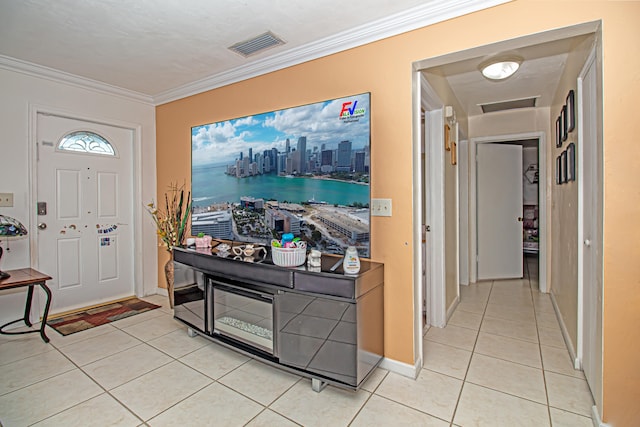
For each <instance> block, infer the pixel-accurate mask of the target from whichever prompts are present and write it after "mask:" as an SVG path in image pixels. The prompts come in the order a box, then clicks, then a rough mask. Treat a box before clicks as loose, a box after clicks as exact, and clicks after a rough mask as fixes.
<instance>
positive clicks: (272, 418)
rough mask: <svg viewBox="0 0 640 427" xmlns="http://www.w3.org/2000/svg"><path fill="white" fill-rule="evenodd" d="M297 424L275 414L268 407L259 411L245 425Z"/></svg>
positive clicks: (276, 426) (280, 426)
mask: <svg viewBox="0 0 640 427" xmlns="http://www.w3.org/2000/svg"><path fill="white" fill-rule="evenodd" d="M297 426H298V424H296V423H294V422H293V421H291V420H288V419H286V418H285V417H283V416H282V415H280V414H276V413H275V412H273V411H272V410H270V409H265V410H264V411H262V412H260V413H259V414H258V416H257V417H255V418H254V419H252V420H251V421H250V422H249V423H248V424H246V427H297Z"/></svg>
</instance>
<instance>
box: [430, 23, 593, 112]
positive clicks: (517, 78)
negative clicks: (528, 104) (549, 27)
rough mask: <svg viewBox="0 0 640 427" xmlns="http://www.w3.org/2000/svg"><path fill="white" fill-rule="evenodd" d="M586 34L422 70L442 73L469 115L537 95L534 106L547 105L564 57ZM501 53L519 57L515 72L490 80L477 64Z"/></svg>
mask: <svg viewBox="0 0 640 427" xmlns="http://www.w3.org/2000/svg"><path fill="white" fill-rule="evenodd" d="M587 37H588V35H579V36H572V37H567V38H561V39H558V40H553V41H549V42H543V43H537V44H531V45H526V46H521V47H518V48H514V49H507V50H503V49H500V50H497V51H494V52H492V53H490V54H485V55H478V56H472V57H470V58H466V59H463V60H459V61H454V62H449V63H446V64H444V65H442V66H435V67H431V68H428V69H426V70H424V71H425V72H427V73H434V74H437V75H440V76H444V77H445V78H446V79H447V82H448V83H449V85H450V86H451V88H452V90H453V92H454V94H455V95H456V98H457V99H458V101H459V102H460V104H461V105H462V107H463V108H464V109H465V112H466V114H467V115H468V116H475V115H479V114H482V110H481V108H480V107H479V104H488V103H494V102H502V101H511V100H516V99H522V98H533V97H536V98H537V102H536V106H537V107H549V106H550V105H551V103H552V102H553V95H554V93H555V91H556V88H557V87H558V84H559V82H560V78H561V77H562V71H563V69H564V67H565V65H566V62H567V56H568V54H569V52H571V51H572V50H573V49H574V48H575V46H576V45H577V44H578V43H580V42H581V41H583V40H585V38H587ZM504 54H507V55H516V56H519V57H520V58H522V60H523V61H522V64H521V66H520V68H519V69H518V71H517V72H516V73H515V74H514V75H513V76H511V77H509V78H508V79H505V80H502V81H492V80H488V79H486V78H484V77H483V76H482V74H481V73H480V64H482V63H484V62H486V61H487V59H488V58H491V57H493V56H497V57H500V56H502V55H504Z"/></svg>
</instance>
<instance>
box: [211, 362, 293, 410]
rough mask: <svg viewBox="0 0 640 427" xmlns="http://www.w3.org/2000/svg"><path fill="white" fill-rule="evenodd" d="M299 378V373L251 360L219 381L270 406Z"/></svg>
mask: <svg viewBox="0 0 640 427" xmlns="http://www.w3.org/2000/svg"><path fill="white" fill-rule="evenodd" d="M299 380H300V377H299V376H297V375H293V374H290V373H288V372H285V371H283V370H282V369H278V368H275V367H273V366H268V365H265V364H264V363H262V362H258V361H257V360H250V361H248V362H247V363H245V364H244V365H242V366H240V367H238V369H234V370H233V371H231V372H230V373H228V374H227V375H225V376H223V377H222V378H219V379H218V382H219V383H221V384H224V385H226V386H227V387H229V388H231V389H233V390H235V391H237V392H238V393H241V394H243V395H245V396H247V397H249V398H251V399H253V400H255V401H257V402H259V403H261V404H263V405H265V406H268V405H269V404H270V403H271V402H273V401H274V400H276V399H277V398H278V397H280V396H281V395H282V394H283V393H284V392H286V391H287V390H288V389H289V388H291V387H292V386H293V385H294V384H295V383H296V382H298V381H299Z"/></svg>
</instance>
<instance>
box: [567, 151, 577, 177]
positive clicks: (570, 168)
mask: <svg viewBox="0 0 640 427" xmlns="http://www.w3.org/2000/svg"><path fill="white" fill-rule="evenodd" d="M575 180H576V144H574V143H573V142H572V143H570V144H569V145H568V146H567V181H575Z"/></svg>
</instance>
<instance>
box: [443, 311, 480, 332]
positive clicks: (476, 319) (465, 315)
mask: <svg viewBox="0 0 640 427" xmlns="http://www.w3.org/2000/svg"><path fill="white" fill-rule="evenodd" d="M481 322H482V315H481V314H478V313H471V312H469V311H463V310H456V311H455V312H454V313H453V316H451V319H449V325H454V326H460V327H462V328H469V329H475V330H476V331H477V330H478V329H480V323H481Z"/></svg>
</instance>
